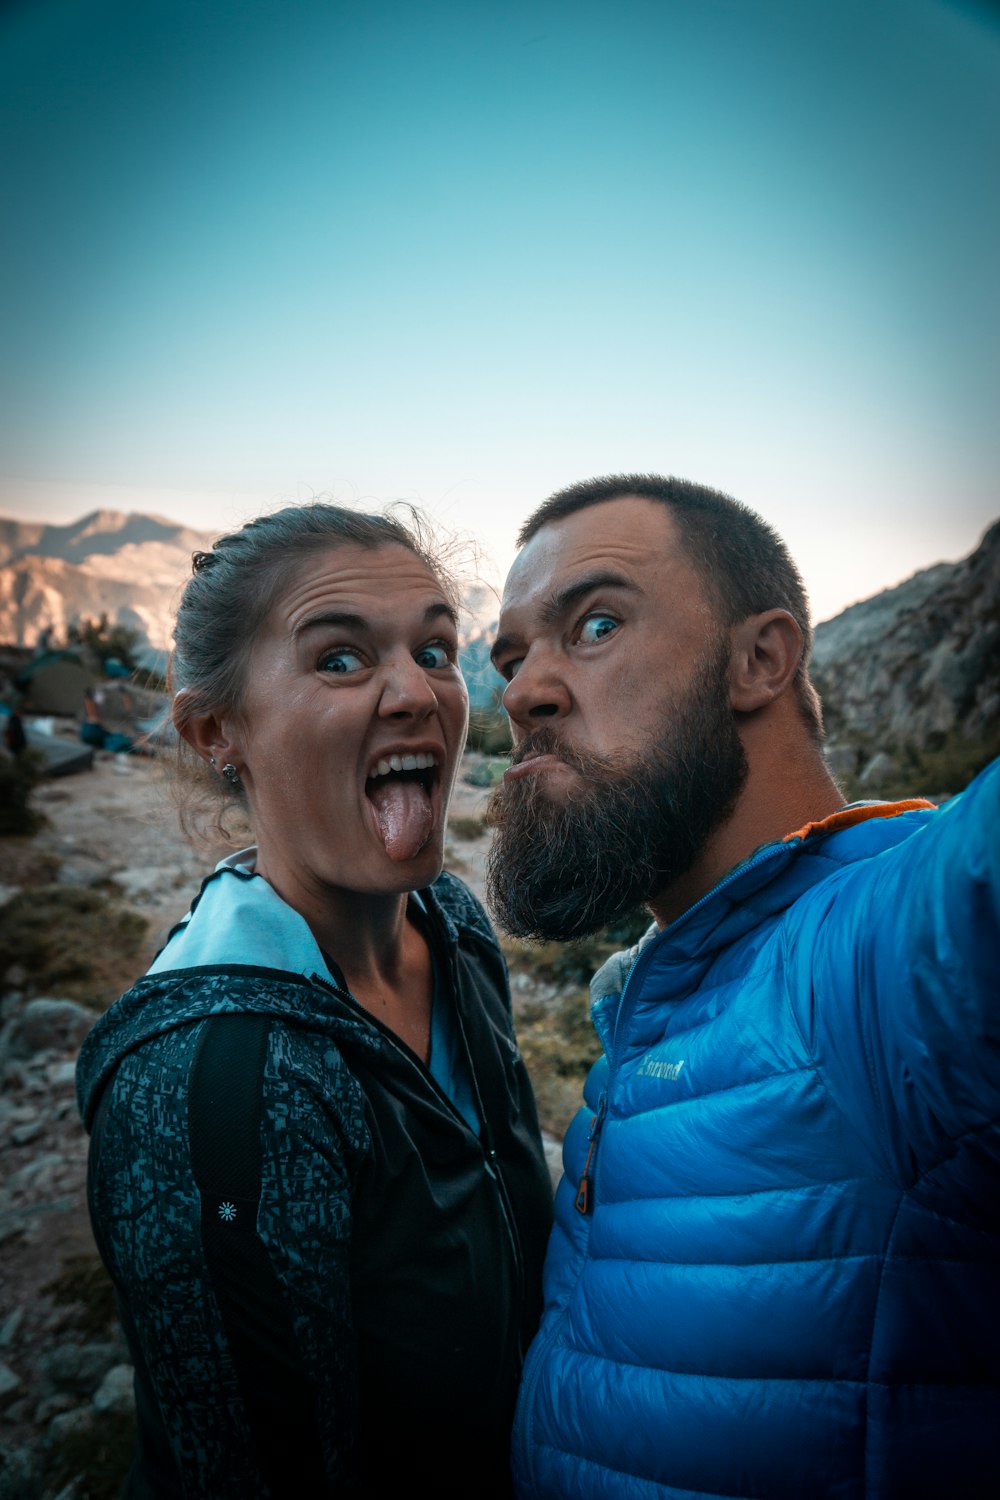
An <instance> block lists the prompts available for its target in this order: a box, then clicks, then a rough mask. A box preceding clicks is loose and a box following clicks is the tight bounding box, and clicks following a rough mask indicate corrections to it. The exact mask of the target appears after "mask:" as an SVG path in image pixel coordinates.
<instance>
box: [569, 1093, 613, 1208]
mask: <svg viewBox="0 0 1000 1500" xmlns="http://www.w3.org/2000/svg"><path fill="white" fill-rule="evenodd" d="M607 1102H608V1096H607V1094H606V1093H602V1094H601V1097H600V1098H599V1099H598V1101H597V1113H596V1114H595V1115H594V1118H593V1119H592V1120H591V1122H590V1146H589V1147H588V1150H587V1160H586V1161H585V1162H584V1164H583V1176H582V1177H581V1178H580V1184H579V1186H578V1188H577V1190H576V1197H575V1198H574V1200H573V1207H574V1208H575V1209H576V1211H577V1213H581V1214H589V1213H590V1211H591V1208H592V1207H593V1199H592V1196H591V1187H592V1185H593V1181H594V1174H593V1173H592V1171H591V1166H592V1165H593V1161H594V1153H595V1152H596V1150H597V1140H598V1137H599V1136H600V1133H601V1123H602V1121H603V1119H604V1111H605V1109H606V1107H607Z"/></svg>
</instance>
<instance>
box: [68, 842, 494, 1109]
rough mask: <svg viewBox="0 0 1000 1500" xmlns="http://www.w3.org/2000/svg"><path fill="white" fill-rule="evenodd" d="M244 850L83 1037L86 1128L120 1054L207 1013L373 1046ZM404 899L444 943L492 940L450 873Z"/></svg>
mask: <svg viewBox="0 0 1000 1500" xmlns="http://www.w3.org/2000/svg"><path fill="white" fill-rule="evenodd" d="M253 854H254V851H253V850H244V851H242V852H241V853H240V854H236V855H231V856H230V857H229V858H227V859H225V860H223V861H222V863H221V864H220V865H218V866H217V868H216V869H215V871H214V872H213V873H212V874H211V875H209V876H208V878H207V879H206V880H205V881H204V883H203V885H202V887H201V890H200V891H199V893H198V896H197V897H196V899H195V901H194V902H193V904H192V906H191V910H190V911H189V912H188V914H187V916H186V917H184V919H183V920H182V921H181V922H180V923H179V924H178V925H177V927H175V928H174V929H173V931H172V932H171V934H170V936H169V937H168V939H167V942H166V944H165V946H164V947H163V948H162V949H161V950H160V952H159V953H158V954H157V955H156V958H155V959H154V960H153V962H152V964H151V965H150V968H149V970H148V971H147V973H146V975H145V976H144V977H143V978H142V979H140V980H139V981H138V982H137V983H136V984H134V985H133V986H132V988H131V989H130V990H128V991H126V993H125V994H124V995H122V997H121V998H120V999H119V1000H116V1001H115V1003H114V1005H112V1006H111V1007H110V1009H109V1010H107V1011H106V1012H105V1014H104V1015H103V1016H102V1017H101V1018H100V1020H99V1021H98V1022H97V1023H96V1025H95V1026H94V1028H93V1030H92V1031H91V1032H90V1034H89V1035H88V1036H87V1038H86V1040H85V1041H84V1044H83V1046H82V1048H81V1049H80V1057H79V1061H78V1063H77V1070H76V1087H77V1099H78V1102H79V1107H80V1113H81V1115H82V1117H83V1120H84V1124H85V1125H86V1126H87V1128H88V1129H89V1128H90V1125H91V1122H92V1118H93V1114H94V1111H95V1110H96V1107H97V1103H98V1101H99V1099H100V1095H101V1092H102V1089H103V1087H104V1083H105V1081H106V1079H107V1078H108V1076H109V1074H110V1073H111V1072H113V1070H114V1069H115V1068H116V1067H117V1065H118V1063H119V1061H120V1060H121V1058H122V1057H123V1056H124V1055H125V1054H126V1053H128V1052H131V1051H133V1050H134V1049H135V1048H137V1047H141V1046H142V1045H143V1044H144V1043H145V1042H147V1041H149V1040H150V1039H151V1038H153V1037H156V1036H161V1035H162V1034H163V1033H164V1032H167V1031H171V1030H174V1029H176V1028H178V1027H181V1026H188V1025H191V1024H192V1023H193V1022H197V1021H202V1020H205V1019H206V1018H207V1017H208V1016H210V1015H216V1014H222V1013H226V1012H234V1011H235V1012H239V1011H247V1012H257V1013H260V1012H263V1013H266V1014H269V1015H273V1016H276V1017H278V1018H279V1019H281V1020H283V1021H286V1022H288V1023H289V1024H291V1025H296V1026H306V1027H308V1029H309V1030H310V1031H314V1032H323V1033H326V1034H328V1035H329V1036H330V1038H331V1040H332V1041H335V1042H337V1043H350V1044H352V1045H355V1046H358V1045H360V1046H362V1047H365V1048H367V1049H368V1050H373V1051H377V1050H378V1048H379V1046H380V1045H381V1043H380V1040H379V1038H378V1035H377V1033H376V1032H375V1031H374V1029H373V1028H372V1027H369V1026H367V1025H366V1024H365V1022H364V1021H363V1020H362V1019H360V1018H359V1017H358V1016H357V1013H356V1010H355V1008H354V1004H353V1000H352V997H351V996H350V994H349V992H348V991H347V990H346V988H345V986H344V981H343V977H342V976H341V975H340V974H339V973H337V972H335V971H334V970H333V969H332V968H331V967H330V966H329V965H328V963H327V962H326V960H325V959H324V956H323V953H322V951H321V949H320V947H319V944H318V943H317V942H316V939H315V938H314V937H313V935H312V932H311V931H310V929H309V926H308V924H307V923H306V921H305V920H304V918H303V917H301V916H300V915H299V914H298V912H296V911H293V910H292V908H291V907H290V906H288V905H287V904H286V903H285V902H284V901H282V899H281V897H280V896H279V895H278V894H277V892H276V891H275V890H274V889H273V888H272V887H271V886H270V885H268V883H267V881H266V880H264V879H263V877H262V876H260V875H256V874H254V873H253ZM411 900H413V901H415V902H416V903H417V904H418V905H419V906H420V907H421V908H422V909H423V910H425V911H426V910H430V911H433V912H434V913H435V915H436V916H437V918H438V920H439V921H440V923H441V925H442V926H443V929H444V932H445V936H446V939H447V941H448V942H449V943H454V942H455V941H457V938H458V929H459V928H460V927H461V928H465V929H467V930H472V931H474V932H476V933H478V935H479V936H481V937H485V938H487V939H488V940H489V941H491V942H492V941H495V939H493V936H492V933H491V930H490V928H489V925H488V923H487V922H486V918H485V916H484V914H483V912H482V909H481V908H480V907H479V905H478V903H477V902H476V901H475V900H474V898H473V897H472V896H471V895H470V894H469V892H467V891H466V890H465V887H464V886H462V884H461V882H459V881H457V880H455V878H454V877H453V876H451V875H447V874H443V875H441V876H439V878H438V880H437V881H435V883H434V886H433V887H432V888H431V889H429V890H426V891H422V892H419V893H414V894H413V896H412V897H411ZM248 960H251V961H250V962H248ZM213 981H215V982H213Z"/></svg>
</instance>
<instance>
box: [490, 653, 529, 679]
mask: <svg viewBox="0 0 1000 1500" xmlns="http://www.w3.org/2000/svg"><path fill="white" fill-rule="evenodd" d="M523 661H524V657H523V656H512V657H511V658H510V660H509V661H505V662H494V663H493V665H494V666H495V667H496V669H497V671H498V672H499V673H500V676H501V677H502V678H503V680H504V682H512V681H513V680H514V678H515V677H516V676H517V673H518V670H519V668H520V666H521V663H522V662H523Z"/></svg>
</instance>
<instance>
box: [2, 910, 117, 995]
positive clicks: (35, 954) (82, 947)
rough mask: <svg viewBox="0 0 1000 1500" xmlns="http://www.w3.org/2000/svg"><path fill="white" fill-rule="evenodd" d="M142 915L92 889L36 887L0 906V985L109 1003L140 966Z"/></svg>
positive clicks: (42, 993) (29, 991)
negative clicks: (0, 925)
mask: <svg viewBox="0 0 1000 1500" xmlns="http://www.w3.org/2000/svg"><path fill="white" fill-rule="evenodd" d="M145 937H146V920H145V918H144V917H141V916H139V914H138V913H137V912H134V911H130V910H129V909H128V908H127V907H125V906H122V905H121V903H120V902H118V901H116V900H114V899H113V898H112V897H111V896H109V895H107V894H106V892H104V891H101V890H95V889H94V888H93V887H81V886H61V885H42V886H37V887H35V888H34V889H31V890H24V891H19V892H18V894H17V895H16V896H14V897H12V899H11V900H10V901H8V902H7V904H6V905H5V907H4V908H3V925H2V931H0V987H6V986H9V987H11V988H17V989H20V990H25V991H27V992H28V993H29V994H34V995H56V996H59V997H60V998H66V999H70V1000H79V1001H81V1002H82V1003H83V1004H85V1005H89V1006H91V1007H92V1008H93V1009H94V1010H95V1011H100V1010H102V1009H103V1008H104V1007H105V1006H107V1005H109V1004H110V1002H111V1001H112V1000H114V999H115V998H116V997H117V996H118V995H119V994H121V992H122V991H123V990H124V989H127V988H128V986H129V985H130V984H131V983H132V981H133V979H134V978H135V975H136V974H137V973H138V972H139V970H140V969H141V968H142V950H143V943H144V941H145Z"/></svg>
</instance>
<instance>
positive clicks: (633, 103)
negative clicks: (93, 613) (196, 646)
mask: <svg viewBox="0 0 1000 1500" xmlns="http://www.w3.org/2000/svg"><path fill="white" fill-rule="evenodd" d="M998 166H1000V10H998V8H997V7H996V6H995V5H988V4H986V3H985V0H979V3H977V0H962V3H958V0H953V3H946V0H837V3H836V4H830V3H829V0H655V3H644V0H566V3H564V0H535V3H527V0H504V3H503V4H500V3H492V0H485V3H475V0H473V3H470V0H464V3H449V0H421V3H420V4H414V3H412V0H407V3H402V0H396V3H390V0H368V3H366V0H354V3H337V0H209V3H206V0H171V3H170V4H169V5H168V4H163V3H158V0H144V3H142V4H139V5H137V4H135V0H87V3H83V0H7V3H6V4H5V5H4V6H3V7H2V8H0V204H2V216H0V512H2V513H3V514H6V515H8V516H14V517H17V518H20V519H43V520H50V521H54V522H60V523H61V522H66V521H70V520H75V519H77V518H78V517H79V516H81V515H83V514H84V513H85V512H87V511H89V510H93V509H96V508H98V507H106V508H114V509H121V510H139V511H150V512H154V513H156V514H160V515H164V516H167V517H169V518H171V519H173V520H176V521H180V522H183V523H185V524H187V525H192V526H196V527H199V528H201V529H206V530H219V529H229V528H231V527H233V526H236V525H239V524H241V523H242V522H243V521H244V520H246V519H248V518H249V517H250V516H252V515H255V514H258V513H260V512H261V511H263V510H271V509H274V508H276V507H277V506H278V505H280V504H282V503H288V502H290V501H293V502H294V501H299V500H306V499H309V498H311V497H313V496H323V497H324V498H333V499H335V500H338V501H341V502H343V503H346V504H349V505H354V506H361V507H366V508H377V507H378V506H380V505H382V504H384V503H386V502H389V501H392V500H395V499H406V500H410V501H414V502H416V503H418V504H420V505H422V506H423V507H424V508H425V509H426V510H427V511H428V512H429V513H430V514H431V516H432V517H434V518H435V519H437V520H438V521H439V523H440V524H441V525H443V526H444V527H446V528H448V529H450V530H452V531H458V532H459V533H462V534H473V535H475V536H477V537H478V538H479V539H480V541H481V543H482V546H483V549H484V551H483V558H482V564H481V566H482V571H483V575H484V577H486V578H487V579H491V580H496V579H498V578H499V577H500V576H502V572H503V571H504V570H505V568H506V566H507V565H508V564H509V562H510V559H511V556H512V555H513V550H514V538H515V535H516V531H517V529H518V526H519V523H520V522H521V521H522V520H523V519H524V518H525V517H526V516H527V515H528V513H529V512H530V511H531V510H532V508H533V507H534V506H535V505H537V504H538V503H539V502H540V501H541V500H542V499H544V498H545V497H546V496H547V495H548V494H549V493H551V492H552V491H553V490H555V489H558V488H561V487H563V486H564V485H567V484H571V483H573V482H575V481H577V480H580V479H585V478H588V477H591V476H593V475H598V474H607V473H619V472H645V471H652V472H658V473H670V474H677V475H680V476H682V477H684V478H688V479H694V480H698V481H700V482H702V483H705V484H709V485H712V486H714V487H716V488H719V489H722V490H725V491H726V492H727V493H730V494H733V495H736V496H737V497H738V498H739V499H741V500H744V501H746V502H747V503H748V504H750V505H752V506H753V507H754V508H755V509H756V510H758V511H759V512H760V513H761V514H762V515H764V516H765V517H766V518H767V519H768V520H769V521H770V522H771V523H772V524H773V525H775V526H776V527H777V529H778V530H779V531H780V532H781V533H782V535H783V536H784V537H785V539H786V540H787V542H788V544H789V546H790V548H791V550H792V552H793V555H794V556H795V557H796V558H797V560H798V562H799V564H800V566H801V567H802V570H803V573H804V576H805V579H806V583H807V585H808V587H809V591H810V594H811V597H812V602H813V608H814V613H815V615H816V618H817V619H825V618H828V617H830V616H831V615H832V614H834V613H836V612H837V611H838V610H839V609H841V608H843V607H844V606H846V605H847V604H849V603H851V602H852V601H853V600H856V599H859V598H863V597H866V596H868V595H870V594H872V593H874V592H876V591H877V590H879V589H880V588H883V587H885V586H888V585H890V584H892V583H895V582H897V581H899V580H900V579H901V578H904V577H906V576H908V575H909V574H910V573H912V572H913V571H915V570H916V569H917V568H920V567H925V566H928V565H929V564H931V563H934V562H937V561H940V560H942V559H949V560H950V559H955V558H958V557H961V556H964V555H965V554H966V553H968V552H969V551H970V550H971V549H972V548H973V547H974V546H975V544H976V542H977V541H978V539H979V537H980V536H981V534H982V532H983V531H984V530H985V528H986V526H987V525H988V524H989V522H990V521H991V520H993V519H994V518H995V517H996V516H997V515H998V514H1000V497H998V494H997V479H996V476H997V474H998V473H1000V421H998V410H997V408H998V401H997V395H998V391H1000V378H998V377H1000V290H998V287H1000V277H998V274H997V266H998V263H1000V256H998V249H1000V173H998Z"/></svg>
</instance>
